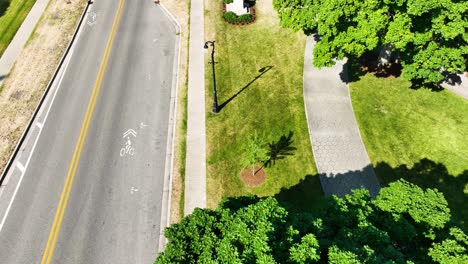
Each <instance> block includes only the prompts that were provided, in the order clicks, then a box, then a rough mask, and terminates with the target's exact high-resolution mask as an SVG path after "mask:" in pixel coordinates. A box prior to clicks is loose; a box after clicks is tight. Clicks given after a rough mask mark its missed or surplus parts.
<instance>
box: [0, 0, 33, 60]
mask: <svg viewBox="0 0 468 264" xmlns="http://www.w3.org/2000/svg"><path fill="white" fill-rule="evenodd" d="M35 2H36V0H0V56H2V55H3V52H4V51H5V49H6V48H7V47H8V44H10V41H11V40H12V39H13V37H14V36H15V34H16V31H18V29H19V27H20V26H21V24H22V23H23V20H24V19H25V18H26V16H27V15H28V13H29V10H31V8H32V6H33V5H34V3H35Z"/></svg>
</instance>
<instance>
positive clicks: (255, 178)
mask: <svg viewBox="0 0 468 264" xmlns="http://www.w3.org/2000/svg"><path fill="white" fill-rule="evenodd" d="M240 174H241V179H242V181H243V182H244V183H245V184H247V186H249V187H255V186H258V185H260V184H262V183H263V182H264V181H265V179H266V172H265V170H264V169H263V167H260V166H258V165H257V166H255V174H254V175H252V168H245V169H243V170H242V171H241V173H240Z"/></svg>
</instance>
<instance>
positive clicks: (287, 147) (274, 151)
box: [264, 131, 297, 167]
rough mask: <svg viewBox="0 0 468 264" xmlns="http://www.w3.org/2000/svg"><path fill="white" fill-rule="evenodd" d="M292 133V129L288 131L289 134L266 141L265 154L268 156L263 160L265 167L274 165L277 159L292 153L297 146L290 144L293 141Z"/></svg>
mask: <svg viewBox="0 0 468 264" xmlns="http://www.w3.org/2000/svg"><path fill="white" fill-rule="evenodd" d="M293 135H294V133H293V132H292V131H289V134H288V135H287V136H286V135H282V136H281V137H280V139H279V140H278V141H276V142H275V141H273V142H271V143H268V153H267V155H268V156H269V157H270V158H269V159H268V160H267V161H266V162H265V165H264V166H265V167H271V166H273V165H275V163H276V161H277V160H282V159H284V158H286V157H287V156H293V155H294V151H295V150H296V149H297V148H296V147H293V146H292V144H293V143H294V140H292V137H293Z"/></svg>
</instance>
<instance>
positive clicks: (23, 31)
mask: <svg viewBox="0 0 468 264" xmlns="http://www.w3.org/2000/svg"><path fill="white" fill-rule="evenodd" d="M48 3H49V0H36V3H35V4H34V6H33V7H32V8H31V10H30V11H29V14H28V16H27V17H26V19H24V21H23V24H21V26H20V28H19V29H18V31H17V32H16V34H15V37H14V38H13V40H12V41H11V42H10V45H8V48H7V49H6V50H5V52H4V53H3V55H2V57H1V58H0V85H2V83H3V81H4V80H5V77H6V76H7V75H8V73H10V70H11V68H12V67H13V64H14V63H15V61H16V58H18V56H19V54H20V53H21V51H22V50H23V47H24V45H25V44H26V41H28V39H29V36H30V35H31V33H32V32H33V30H34V27H35V26H36V24H37V21H39V18H41V16H42V13H43V12H44V10H45V8H46V6H47V4H48Z"/></svg>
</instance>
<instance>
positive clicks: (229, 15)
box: [223, 11, 238, 24]
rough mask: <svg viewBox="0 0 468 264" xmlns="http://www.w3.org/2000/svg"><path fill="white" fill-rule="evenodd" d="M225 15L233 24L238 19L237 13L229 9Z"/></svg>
mask: <svg viewBox="0 0 468 264" xmlns="http://www.w3.org/2000/svg"><path fill="white" fill-rule="evenodd" d="M223 17H224V19H225V20H226V21H227V22H229V23H232V24H235V23H237V21H238V20H237V15H236V14H235V13H234V12H232V11H228V12H226V13H224V15H223Z"/></svg>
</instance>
